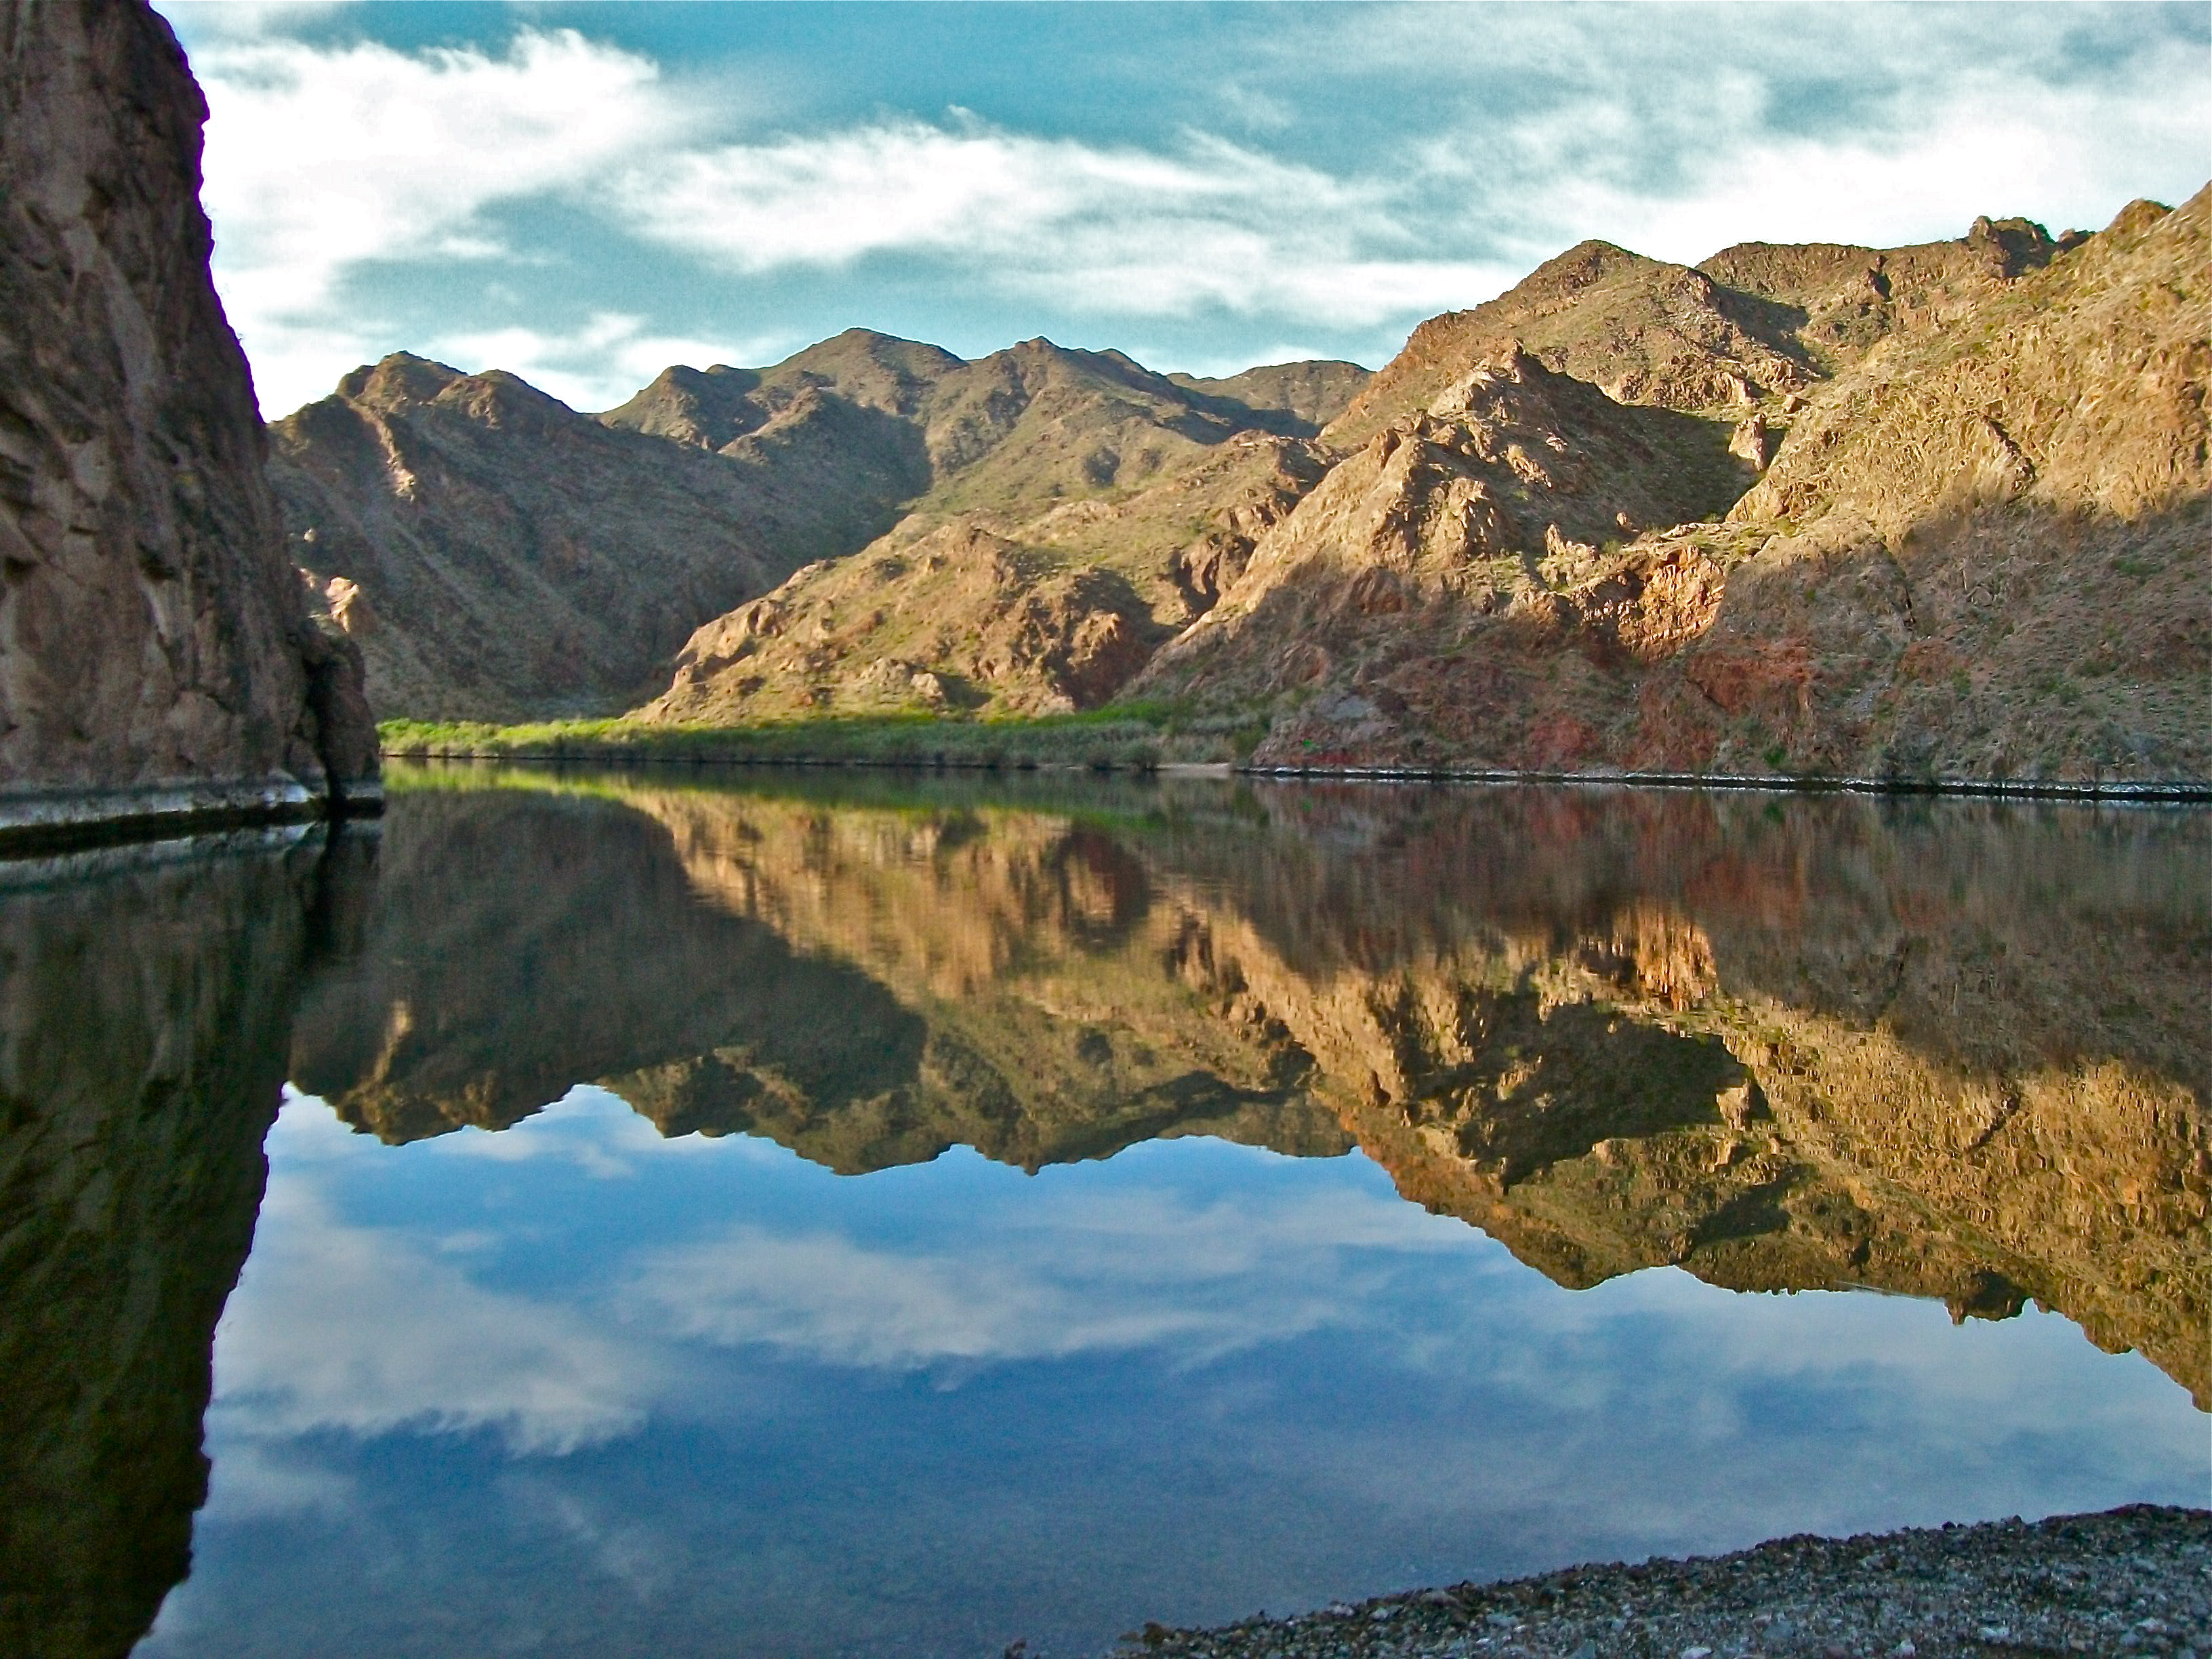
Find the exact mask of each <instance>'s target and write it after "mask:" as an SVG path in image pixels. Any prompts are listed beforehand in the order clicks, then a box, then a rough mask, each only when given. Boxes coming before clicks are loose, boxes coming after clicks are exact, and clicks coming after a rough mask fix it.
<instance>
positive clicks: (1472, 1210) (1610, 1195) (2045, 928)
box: [295, 781, 2212, 1404]
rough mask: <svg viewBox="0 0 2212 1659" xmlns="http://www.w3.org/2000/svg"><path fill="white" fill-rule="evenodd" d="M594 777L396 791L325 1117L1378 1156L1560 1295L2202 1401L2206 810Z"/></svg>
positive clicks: (808, 1151) (865, 1157) (812, 1140)
mask: <svg viewBox="0 0 2212 1659" xmlns="http://www.w3.org/2000/svg"><path fill="white" fill-rule="evenodd" d="M547 782H548V783H549V785H550V782H551V781H547ZM553 787H563V786H553ZM566 787H568V790H569V793H544V794H529V793H521V792H518V791H500V792H483V793H465V792H463V793H454V792H447V791H418V792H416V793H406V794H404V796H403V798H402V803H401V805H400V806H399V808H398V810H397V811H395V813H394V815H393V819H392V826H391V829H390V831H389V842H390V844H389V847H388V849H387V853H386V866H387V869H388V871H389V872H390V878H388V879H387V882H386V885H385V887H384V890H383V906H382V908H381V909H380V915H379V921H378V922H377V933H378V937H377V940H376V942H375V944H374V945H373V947H372V948H371V950H370V951H369V952H368V955H367V956H366V957H365V958H364V959H363V963H362V968H361V970H360V973H359V975H358V976H356V978H354V979H352V980H350V981H347V982H345V983H343V984H342V985H332V986H331V987H328V988H326V989H325V992H324V993H323V994H321V995H320V996H319V998H318V999H317V1000H316V1001H315V1002H314V1004H313V1006H312V1007H311V1008H310V1009H309V1010H308V1011H307V1013H306V1015H305V1016H304V1017H303V1019H302V1022H301V1036H300V1042H299V1046H298V1048H297V1049H296V1051H295V1074H296V1075H297V1076H298V1078H299V1079H300V1080H301V1083H302V1084H303V1085H304V1086H307V1087H309V1088H311V1089H314V1090H316V1091H319V1092H322V1093H325V1094H327V1095H328V1096H330V1097H331V1098H332V1100H333V1102H334V1103H336V1104H337V1107H338V1109H339V1110H340V1111H341V1112H342V1113H343V1114H344V1115H347V1116H348V1117H349V1119H350V1120H351V1121H354V1122H356V1124H357V1125H360V1126H362V1127H368V1128H373V1129H374V1130H375V1131H376V1132H378V1133H381V1134H383V1135H385V1136H386V1137H387V1138H389V1139H409V1138H412V1137H415V1136H417V1135H421V1134H424V1133H438V1132H440V1131H441V1130H443V1129H446V1128H448V1127H454V1126H457V1125H459V1124H462V1123H478V1124H482V1125H483V1126H485V1127H503V1126H504V1125H506V1124H508V1123H511V1122H513V1121H515V1120H516V1119H517V1118H519V1117H520V1116H522V1115H526V1113H528V1112H530V1111H532V1110H534V1109H537V1108H538V1106H540V1105H542V1104H544V1103H546V1102H548V1101H550V1100H551V1099H553V1098H556V1097H558V1095H559V1094H560V1093H562V1091H564V1090H565V1089H566V1088H567V1087H568V1085H570V1084H572V1083H574V1082H576V1081H580V1080H597V1081H603V1082H605V1083H606V1084H607V1085H609V1086H610V1087H612V1088H614V1089H615V1090H616V1091H617V1092H619V1093H621V1094H622V1095H623V1096H624V1097H626V1098H628V1099H629V1100H630V1101H631V1102H632V1103H633V1104H635V1106H637V1108H638V1109H640V1110H641V1111H642V1112H644V1113H646V1114H647V1115H648V1116H650V1117H651V1118H653V1121H655V1122H656V1123H658V1124H659V1126H660V1127H661V1128H662V1129H663V1131H664V1132H665V1133H684V1132H686V1131H689V1130H693V1129H702V1130H706V1131H708V1132H710V1133H720V1132H724V1131H734V1130H743V1131H746V1132H751V1133H765V1134H769V1135H771V1136H773V1137H775V1139H779V1140H781V1141H782V1142H784V1143H785V1144H786V1145H787V1146H792V1147H793V1148H794V1149H796V1150H798V1151H799V1152H801V1153H803V1154H804V1155H805V1156H807V1157H809V1158H815V1159H817V1161H819V1162H822V1163H823V1164H828V1165H829V1166H830V1167H832V1168H835V1169H837V1170H843V1171H848V1172H853V1171H859V1170H869V1169H876V1168H881V1167H884V1166H885V1165H888V1164H900V1163H906V1162H911V1161H915V1160H917V1159H921V1158H928V1157H932V1156H933V1155H934V1154H935V1153H936V1152H939V1151H940V1150H942V1149H943V1148H944V1147H945V1146H948V1145H951V1144H954V1143H962V1144H966V1145H969V1146H975V1147H976V1148H978V1149H979V1150H981V1151H982V1152H985V1153H986V1154H987V1155H989V1156H991V1157H994V1158H1002V1159H1006V1160H1008V1161H1012V1162H1016V1163H1019V1164H1023V1165H1024V1166H1026V1167H1030V1168H1035V1167H1036V1166H1037V1165H1038V1164H1043V1163H1048V1162H1053V1161H1057V1160H1062V1159H1066V1158H1083V1157H1094V1156H1100V1155H1103V1154H1105V1153H1108V1152H1112V1151H1114V1150H1115V1149H1116V1148H1118V1147H1121V1146H1127V1145H1128V1144H1130V1143H1131V1142H1133V1141H1135V1140H1138V1139H1145V1138H1147V1137H1151V1136H1157V1135H1161V1134H1171V1133H1214V1134H1222V1135H1226V1136H1229V1137H1231V1138H1234V1139H1243V1140H1246V1141H1250V1142H1254V1143H1257V1144H1261V1145H1267V1146H1274V1147H1276V1148H1278V1149H1279V1150H1282V1151H1285V1152H1297V1153H1308V1154H1311V1153H1321V1152H1334V1151H1338V1150H1341V1149H1342V1148H1343V1147H1344V1146H1346V1145H1347V1144H1349V1139H1348V1137H1356V1138H1357V1139H1358V1142H1359V1143H1360V1144H1361V1145H1362V1146H1364V1147H1365V1149H1366V1150H1367V1151H1368V1152H1369V1153H1370V1155H1372V1156H1374V1157H1375V1158H1377V1159H1379V1160H1380V1161H1381V1162H1382V1163H1383V1164H1385V1165H1386V1166H1387V1167H1388V1168H1389V1170H1391V1171H1392V1173H1393V1174H1394V1176H1395V1178H1396V1179H1397V1181H1398V1183H1399V1185H1400V1187H1401V1190H1403V1191H1404V1192H1405V1193H1406V1194H1407V1195H1408V1196H1409V1197H1413V1198H1415V1199H1417V1200H1419V1201H1421V1202H1423V1203H1425V1204H1427V1205H1428V1206H1431V1208H1435V1209H1439V1210H1443V1211H1447V1212H1451V1213H1454V1214H1457V1215H1461V1216H1463V1217H1465V1218H1467V1219H1468V1220H1470V1221H1472V1222H1474V1223H1475V1224H1476V1225H1480V1226H1481V1227H1482V1228H1484V1229H1485V1230H1486V1231H1489V1232H1491V1233H1492V1234H1494V1235H1495V1236H1497V1237H1499V1238H1501V1239H1502V1240H1504V1242H1505V1243H1507V1244H1508V1245H1509V1246H1510V1248H1511V1249H1513V1250H1514V1251H1515V1253H1516V1255H1520V1256H1521V1257H1522V1259H1523V1260H1524V1261H1528V1262H1530V1263H1531V1264H1533V1265H1534V1266H1536V1267H1540V1268H1541V1269H1542V1270H1543V1271H1544V1272H1545V1273H1548V1274H1549V1275H1551V1276H1552V1277H1553V1278H1554V1279H1558V1280H1559V1281H1560V1282H1562V1283H1565V1284H1569V1285H1587V1284H1591V1283H1595V1281H1597V1280H1599V1279H1603V1278H1606V1277H1607V1276H1609V1275H1612V1274H1614V1273H1622V1272H1626V1271H1630V1270H1632V1269H1634V1268H1636V1267H1644V1266H1649V1265H1653V1264H1656V1263H1661V1262H1674V1263H1678V1264H1680V1266H1682V1267H1685V1268H1686V1269H1687V1270H1688V1271H1690V1272H1692V1273H1696V1274H1697V1275H1699V1277H1701V1278H1704V1279H1708V1280H1710V1281H1711V1282H1714V1283H1717V1284H1721V1285H1730V1286H1734V1287H1736V1288H1740V1289H1745V1290H1752V1289H1759V1290H1771V1289H1782V1288H1791V1287H1801V1286H1814V1285H1871V1286H1876V1287H1880V1288H1882V1289H1887V1290H1896V1291H1908V1292H1911V1293H1913V1294H1917V1295H1926V1296H1933V1297H1942V1298H1943V1299H1944V1300H1946V1301H1947V1302H1948V1303H1949V1304H1950V1305H1951V1307H1952V1309H1953V1310H1954V1313H1956V1314H1958V1315H1960V1316H1966V1315H1969V1314H1972V1315H1978V1316H2003V1315H2005V1314H2008V1313H2010V1312H2012V1311H2015V1310H2017V1309H2018V1308H2019V1307H2020V1306H2021V1305H2022V1304H2023V1303H2024V1301H2025V1300H2026V1299H2027V1298H2028V1297H2034V1298H2037V1299H2039V1300H2041V1301H2043V1302H2045V1303H2047V1304H2050V1305H2052V1306H2055V1307H2057V1308H2059V1309H2061V1310H2064V1311H2065V1312H2067V1313H2068V1314H2069V1315H2070V1316H2073V1317H2074V1318H2075V1319H2076V1320H2078V1321H2080V1322H2081V1323H2082V1324H2083V1325H2084V1326H2085V1328H2087V1330H2088V1331H2089V1332H2090V1334H2091V1335H2092V1336H2093V1338H2094V1339H2095V1340H2097V1341H2098V1342H2100V1344H2101V1345H2103V1346H2107V1347H2121V1346H2137V1347H2140V1348H2142V1350H2143V1351H2144V1352H2147V1353H2148V1354H2149V1355H2150V1356H2151V1357H2152V1358H2154V1359H2155V1360H2156V1361H2157V1362H2158V1363H2159V1364H2160V1365H2161V1366H2162V1367H2163V1368H2164V1369H2166V1370H2167V1371H2168V1372H2169V1373H2170V1374H2172V1375H2173V1376H2176V1377H2178V1378H2179V1379H2181V1380H2182V1381H2183V1382H2184V1383H2185V1384H2187V1385H2188V1386H2189V1387H2190V1388H2191V1389H2192V1391H2193V1392H2195V1394H2196V1395H2197V1399H2198V1401H2199V1402H2200V1404H2203V1403H2207V1401H2208V1397H2212V1396H2209V1395H2208V1379H2207V1376H2206V1367H2207V1359H2206V1356H2205V1353H2204V1352H2203V1340H2202V1339H2203V1330H2204V1328H2205V1321H2206V1318H2207V1311H2208V1289H2207V1280H2208V1271H2207V1263H2206V1252H2205V1249H2204V1246H2203V1227H2204V1225H2205V1221H2206V1214H2207V1203H2206V1194H2207V1187H2208V1176H2212V1150H2208V1137H2207V1124H2206V1120H2205V1112H2204V1103H2205V1101H2206V1099H2207V1096H2208V1088H2212V1075H2208V1073H2212V1064H2208V1048H2209V1047H2212V1045H2208V1042H2207V1039H2206V1037H2205V1036H2204V1033H2205V1032H2206V1031H2207V1030H2212V987H2208V986H2207V985H2206V983H2205V981H2204V976H2203V974H2202V972H2201V964H2202V963H2203V960H2204V959H2205V954H2206V950H2207V945H2208V944H2209V943H2212V898H2208V896H2207V895H2206V893H2205V892H2204V890H2203V883H2202V880H2201V877H2200V876H2199V875H2198V874H2197V872H2200V871H2201V870H2202V869H2203V868H2204V867H2205V863H2204V860H2205V858H2206V854H2207V853H2208V852H2212V847H2208V845H2207V842H2208V841H2212V825H2208V824H2207V823H2204V822H2203V820H2201V819H2199V818H2196V817H2184V816H2176V815H2154V814H2148V813H2130V812H2120V813H2102V814H2100V813H2092V812H2086V811H2063V812H2040V811H2037V812H2023V811H2018V810H2015V809H2010V808H1981V807H1971V806H1960V807H1950V806H1946V807H1942V808H1930V807H1924V806H1904V807H1899V806H1896V805H1877V804H1875V803H1869V802H1866V801H1860V800H1850V799H1823V800H1800V801H1793V802H1791V803H1790V804H1789V805H1787V806H1786V808H1769V807H1767V806H1766V805H1765V804H1764V803H1762V802H1760V801H1759V800H1757V799H1750V798H1743V799H1726V798H1721V799H1716V798H1711V797H1705V796H1698V795H1689V794H1669V795H1650V794H1642V795H1633V794H1619V795H1607V796H1601V795H1595V794H1592V793H1569V792H1536V791H1497V792H1481V791H1475V792H1468V791H1408V792H1402V793H1400V792H1390V791H1383V790H1375V789H1352V790H1343V791H1330V790H1327V789H1316V788H1310V787H1308V788H1299V789H1295V790H1281V791H1276V790H1265V791H1261V792H1259V793H1253V792H1250V791H1244V790H1239V789H1237V788H1234V787H1229V786H1222V787H1218V788H1215V787H1205V788H1192V787H1186V788H1183V789H1181V790H1180V791H1176V790H1170V791H1169V792H1167V793H1164V794H1156V795H1152V796H1150V797H1146V798H1142V803H1143V809H1144V810H1142V811H1133V812H1129V813H1127V814H1126V815H1125V816H1123V817H1121V818H1118V819H1117V818H1115V817H1111V816H1110V815H1108V814H1105V813H1100V812H1092V813H1085V811H1081V810H1079V808H1080V806H1081V802H1080V800H1079V799H1077V800H1075V801H1072V802H1066V803H1062V804H1061V805H1060V806H1059V807H1058V808H1057V809H1056V810H1055V809H1053V808H1050V807H1046V808H1041V809H1040V808H1031V809H1030V810H1018V811H1010V810H1000V809H994V808H992V807H989V806H987V805H975V804H973V803H972V802H971V804H969V805H957V804H950V803H946V802H945V801H942V800H940V801H938V802H935V803H929V802H926V801H924V802H921V803H919V804H916V803H907V804H902V803H900V802H898V801H896V799H891V800H885V799H878V800H877V801H876V802H875V803H873V804H870V805H839V806H834V807H833V806H832V805H829V804H827V803H825V802H824V801H823V800H820V799H812V798H799V797H794V796H791V795H785V796H770V795H764V794H762V793H735V792H721V791H716V790H712V789H698V788H678V787H662V786H661V785H660V784H659V783H657V782H654V781H618V782H616V783H612V784H593V785H592V786H590V787H589V790H588V793H586V792H585V791H583V790H582V789H580V788H577V787H573V786H566ZM1100 804H1103V805H1112V804H1115V803H1113V802H1109V801H1102V803H1100ZM1121 804H1122V805H1127V804H1128V803H1121Z"/></svg>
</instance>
